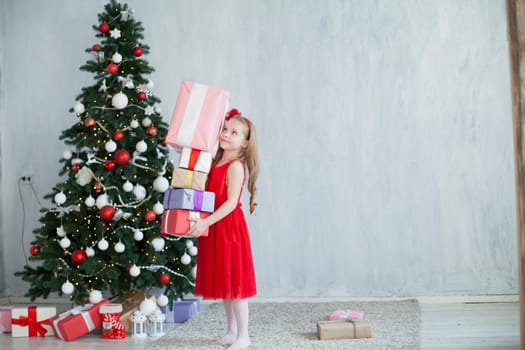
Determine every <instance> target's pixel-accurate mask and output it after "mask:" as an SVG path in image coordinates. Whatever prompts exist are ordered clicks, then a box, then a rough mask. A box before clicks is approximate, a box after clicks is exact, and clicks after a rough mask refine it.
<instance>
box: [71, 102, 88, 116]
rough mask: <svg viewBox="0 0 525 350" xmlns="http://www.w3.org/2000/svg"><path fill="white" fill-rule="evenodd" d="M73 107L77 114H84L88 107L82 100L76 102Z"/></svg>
mask: <svg viewBox="0 0 525 350" xmlns="http://www.w3.org/2000/svg"><path fill="white" fill-rule="evenodd" d="M73 109H74V110H75V113H76V114H82V113H84V112H85V111H86V108H85V107H84V105H83V104H82V103H81V102H77V103H75V106H74V107H73Z"/></svg>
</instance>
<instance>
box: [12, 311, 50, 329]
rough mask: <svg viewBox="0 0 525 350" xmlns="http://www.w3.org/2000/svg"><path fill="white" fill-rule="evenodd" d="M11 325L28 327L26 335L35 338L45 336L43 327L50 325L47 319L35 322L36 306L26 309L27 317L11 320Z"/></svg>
mask: <svg viewBox="0 0 525 350" xmlns="http://www.w3.org/2000/svg"><path fill="white" fill-rule="evenodd" d="M11 323H12V324H16V325H18V326H20V327H28V335H29V336H30V337H35V336H37V335H40V336H42V337H43V336H45V335H46V333H47V329H45V328H44V326H43V325H51V322H50V321H49V318H47V319H45V320H42V321H37V315H36V306H29V307H28V308H27V316H20V317H19V318H13V319H12V320H11Z"/></svg>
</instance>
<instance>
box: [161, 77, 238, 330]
mask: <svg viewBox="0 0 525 350" xmlns="http://www.w3.org/2000/svg"><path fill="white" fill-rule="evenodd" d="M227 109H228V93H227V92H226V91H224V90H222V89H219V88H215V87H211V86H206V85H202V84H197V83H192V82H188V81H183V82H182V84H181V87H180V90H179V95H178V97H177V102H176V104H175V108H174V110H173V115H172V118H171V121H170V125H169V128H168V135H167V136H166V142H167V143H168V144H169V145H170V146H172V147H173V148H174V149H175V150H176V151H177V152H178V153H180V157H179V162H178V167H176V168H175V169H174V170H173V174H172V180H171V188H170V189H168V190H167V191H166V192H165V194H164V203H163V204H164V212H163V214H162V221H161V229H160V231H161V233H162V234H163V235H174V236H184V235H186V234H187V233H188V231H189V230H190V228H191V225H192V224H193V220H194V219H196V218H205V217H207V216H209V215H210V214H211V213H213V211H214V209H215V193H213V192H207V191H205V189H206V181H207V178H208V173H209V171H210V168H211V164H212V160H213V156H214V154H215V152H216V151H217V149H218V145H219V134H220V132H221V130H222V126H223V123H224V117H225V115H226V111H227ZM201 235H202V236H207V235H208V230H207V229H206V231H204V232H202V233H201ZM199 309H200V302H199V300H198V299H184V300H177V301H174V302H173V303H172V304H171V305H168V306H164V307H162V308H161V310H162V311H163V312H164V313H165V315H166V322H175V323H181V322H185V321H186V320H187V319H189V318H190V317H191V316H192V315H194V314H195V313H197V312H199Z"/></svg>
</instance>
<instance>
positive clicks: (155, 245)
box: [151, 237, 166, 252]
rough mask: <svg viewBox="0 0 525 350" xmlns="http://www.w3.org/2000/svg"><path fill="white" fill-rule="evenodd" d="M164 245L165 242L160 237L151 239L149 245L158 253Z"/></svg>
mask: <svg viewBox="0 0 525 350" xmlns="http://www.w3.org/2000/svg"><path fill="white" fill-rule="evenodd" d="M165 244H166V241H164V238H161V237H157V238H153V239H152V240H151V245H152V246H153V249H155V251H156V252H160V251H161V250H162V249H163V248H164V245H165Z"/></svg>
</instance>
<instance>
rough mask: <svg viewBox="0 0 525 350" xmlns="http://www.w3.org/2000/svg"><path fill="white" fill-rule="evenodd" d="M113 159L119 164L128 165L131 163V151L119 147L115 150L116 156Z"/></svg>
mask: <svg viewBox="0 0 525 350" xmlns="http://www.w3.org/2000/svg"><path fill="white" fill-rule="evenodd" d="M113 159H114V160H115V163H117V165H126V164H128V163H129V160H130V159H131V156H130V155H129V152H128V151H126V150H125V149H119V150H118V151H116V152H115V156H114V157H113Z"/></svg>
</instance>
